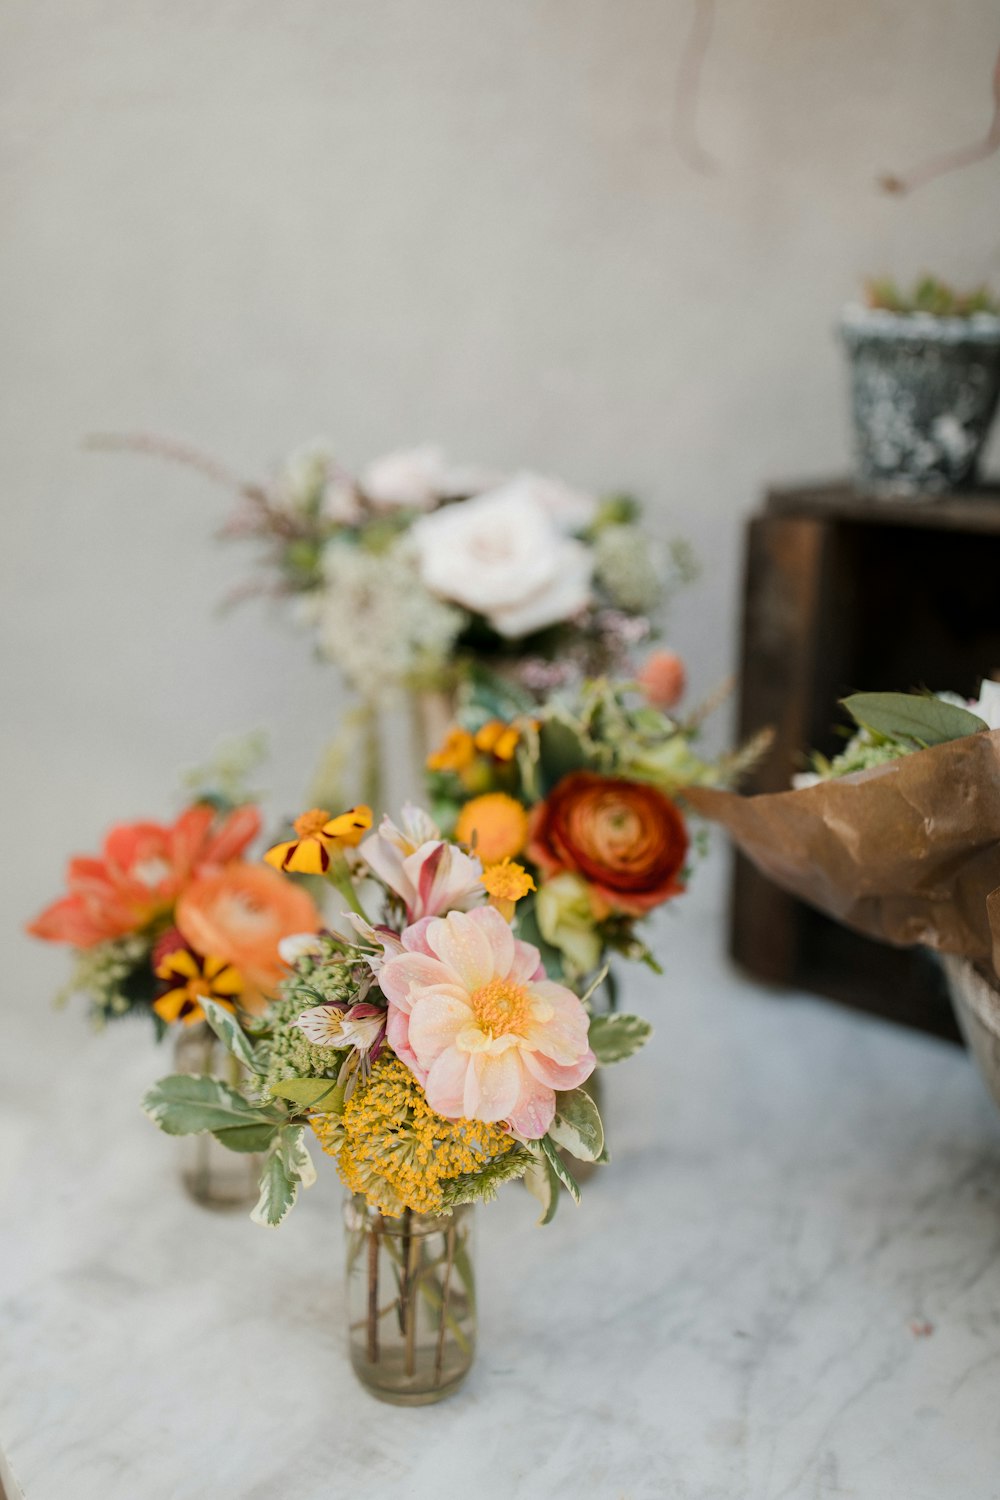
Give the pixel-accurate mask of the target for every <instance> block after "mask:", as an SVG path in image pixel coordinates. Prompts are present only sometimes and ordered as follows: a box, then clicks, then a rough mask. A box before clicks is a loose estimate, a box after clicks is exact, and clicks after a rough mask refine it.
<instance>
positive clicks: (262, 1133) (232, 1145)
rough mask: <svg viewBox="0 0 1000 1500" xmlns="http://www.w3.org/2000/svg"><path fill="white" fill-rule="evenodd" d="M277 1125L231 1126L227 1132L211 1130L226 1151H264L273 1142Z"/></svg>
mask: <svg viewBox="0 0 1000 1500" xmlns="http://www.w3.org/2000/svg"><path fill="white" fill-rule="evenodd" d="M277 1129H278V1126H277V1125H270V1124H268V1125H233V1126H231V1127H230V1128H229V1129H227V1130H213V1131H212V1134H213V1135H214V1136H215V1139H216V1140H217V1141H218V1143H219V1145H220V1146H225V1147H226V1150H227V1151H247V1152H254V1151H266V1150H267V1149H268V1147H269V1146H270V1144H271V1142H272V1141H273V1140H274V1136H275V1132H276V1131H277Z"/></svg>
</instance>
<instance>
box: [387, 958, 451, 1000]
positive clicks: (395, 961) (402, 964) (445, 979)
mask: <svg viewBox="0 0 1000 1500" xmlns="http://www.w3.org/2000/svg"><path fill="white" fill-rule="evenodd" d="M378 982H379V988H380V989H381V991H382V993H383V995H384V996H385V997H386V999H387V1000H389V1001H391V1002H392V1003H393V1004H394V1005H401V1006H402V1007H403V1008H404V1009H406V1010H409V1009H410V1004H411V992H412V990H414V989H415V988H416V987H417V986H423V987H425V988H428V987H430V988H433V987H434V986H436V985H442V984H445V985H447V984H454V982H455V976H454V974H452V973H451V972H450V971H449V970H448V969H446V968H445V966H444V964H443V963H441V962H440V961H439V960H438V959H436V958H428V957H426V956H425V955H424V954H423V953H399V954H397V955H396V957H395V958H390V959H389V960H388V961H387V962H386V963H384V964H383V965H382V972H381V974H380V975H379V981H378Z"/></svg>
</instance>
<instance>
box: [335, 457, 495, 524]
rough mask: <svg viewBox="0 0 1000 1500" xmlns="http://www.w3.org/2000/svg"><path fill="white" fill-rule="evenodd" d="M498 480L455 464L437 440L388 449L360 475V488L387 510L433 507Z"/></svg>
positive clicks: (492, 476) (471, 493) (488, 485)
mask: <svg viewBox="0 0 1000 1500" xmlns="http://www.w3.org/2000/svg"><path fill="white" fill-rule="evenodd" d="M497 482H498V480H497V478H496V476H495V475H494V474H490V473H488V472H487V471H486V470H484V469H475V468H470V467H466V468H464V469H462V468H456V467H454V466H453V465H451V464H449V463H448V462H447V460H446V458H445V455H444V450H443V449H442V448H439V447H437V445H436V444H434V443H424V444H423V445H422V446H421V447H419V448H406V449H403V450H401V451H400V452H398V453H387V454H386V455H385V457H384V458H377V459H375V461H374V462H373V463H370V464H369V465H368V467H367V468H366V469H365V470H364V472H363V473H362V475H361V488H362V490H363V491H364V493H365V494H366V495H367V497H368V499H369V500H370V501H371V502H372V504H373V505H376V506H378V507H380V508H382V509H385V510H404V509H405V510H433V509H434V507H435V506H436V505H438V504H439V502H440V501H442V500H450V499H453V498H457V497H459V496H462V495H476V494H479V493H480V491H482V490H485V489H489V487H490V486H491V485H493V484H496V483H497Z"/></svg>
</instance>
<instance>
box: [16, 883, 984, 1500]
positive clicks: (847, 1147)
mask: <svg viewBox="0 0 1000 1500" xmlns="http://www.w3.org/2000/svg"><path fill="white" fill-rule="evenodd" d="M711 873H712V872H711V871H710V872H709V875H711ZM720 892H721V882H720V881H718V880H717V879H711V878H710V879H708V880H707V881H706V882H705V883H703V885H702V887H701V889H700V890H699V891H696V892H695V893H694V894H693V895H692V896H691V897H690V898H688V900H687V902H686V904H678V906H677V909H676V910H675V911H673V912H668V913H666V914H664V920H663V921H662V923H661V924H660V927H659V932H658V945H659V949H660V951H661V952H662V953H663V954H664V956H665V965H666V974H665V976H664V978H663V979H662V980H655V979H654V978H653V977H652V976H649V975H645V974H630V976H629V980H628V984H627V987H626V988H627V999H628V1002H629V1004H630V1006H632V1007H634V1008H636V1009H642V1010H644V1011H645V1012H646V1013H648V1014H652V1015H654V1017H655V1020H656V1022H657V1034H656V1037H655V1040H654V1042H653V1044H652V1045H651V1046H650V1047H649V1048H648V1049H647V1051H646V1053H645V1054H644V1055H643V1056H642V1057H641V1058H639V1059H637V1060H635V1061H634V1062H633V1063H632V1064H630V1065H628V1066H627V1067H626V1068H625V1069H622V1070H619V1071H618V1072H617V1073H615V1074H609V1075H608V1079H607V1083H608V1090H607V1092H608V1103H607V1109H606V1114H607V1125H608V1131H609V1136H610V1142H611V1147H612V1151H613V1153H614V1158H615V1159H614V1162H613V1165H612V1166H611V1167H610V1168H609V1169H607V1170H606V1171H605V1172H604V1173H603V1174H602V1175H600V1176H599V1177H598V1178H597V1180H595V1181H592V1182H591V1183H590V1185H589V1187H588V1188H587V1190H586V1191H585V1196H584V1202H583V1206H582V1207H581V1208H580V1209H578V1210H577V1209H574V1208H573V1207H572V1205H570V1204H568V1203H567V1204H566V1206H565V1207H564V1208H563V1209H562V1210H561V1211H560V1213H559V1216H558V1217H557V1219H556V1221H555V1223H554V1224H553V1225H552V1226H551V1227H549V1228H547V1229H544V1230H542V1229H538V1228H536V1227H535V1224H534V1203H533V1200H531V1199H529V1198H528V1196H527V1195H526V1194H524V1193H523V1192H522V1191H521V1190H520V1189H509V1190H507V1193H506V1195H505V1196H504V1197H502V1198H501V1200H500V1201H499V1202H497V1203H495V1204H493V1205H491V1206H490V1207H488V1208H485V1209H480V1210H478V1211H477V1212H478V1219H479V1222H478V1231H479V1246H478V1272H479V1286H480V1307H481V1313H480V1332H481V1342H480V1352H479V1355H478V1358H477V1362H476V1365H475V1368H474V1370H473V1373H472V1375H471V1376H470V1378H469V1380H468V1382H467V1383H466V1385H465V1387H464V1388H463V1389H462V1391H461V1392H460V1393H459V1394H458V1395H457V1396H455V1397H454V1398H453V1399H452V1400H451V1401H449V1402H446V1403H443V1404H442V1405H441V1406H438V1407H431V1408H426V1409H423V1410H416V1411H412V1410H411V1411H407V1410H399V1409H397V1408H394V1407H388V1406H382V1405H380V1404H378V1403H376V1402H374V1401H373V1400H372V1399H371V1398H370V1397H368V1396H367V1395H366V1394H365V1393H364V1392H363V1391H362V1390H361V1389H360V1388H359V1387H358V1386H357V1385H356V1384H355V1382H354V1378H353V1376H352V1374H351V1371H350V1369H349V1367H348V1364H347V1360H346V1354H345V1343H344V1331H343V1307H342V1299H341V1285H340V1281H341V1272H342V1240H341V1230H340V1222H339V1202H340V1194H339V1189H338V1186H337V1183H336V1181H335V1173H334V1172H333V1170H332V1164H325V1165H327V1166H328V1167H329V1170H327V1171H325V1172H321V1175H320V1181H319V1182H318V1183H317V1185H316V1186H315V1187H314V1188H313V1189H312V1190H311V1192H310V1193H308V1194H307V1195H306V1197H305V1198H304V1200H303V1202H302V1203H301V1205H300V1207H299V1208H298V1209H297V1210H296V1211H295V1214H294V1215H293V1217H292V1219H291V1220H290V1221H289V1222H288V1224H287V1225H286V1226H285V1227H284V1228H283V1229H282V1230H280V1231H278V1232H273V1231H267V1230H263V1229H259V1228H256V1227H255V1226H253V1225H251V1224H250V1223H249V1222H248V1221H247V1220H246V1219H244V1218H243V1217H242V1216H241V1215H239V1214H237V1215H236V1216H235V1217H232V1216H225V1215H217V1214H212V1213H207V1212H205V1211H203V1210H200V1209H198V1208H197V1207H195V1206H194V1205H193V1204H192V1203H190V1202H188V1201H187V1200H186V1199H185V1198H184V1197H183V1196H182V1194H181V1192H180V1189H179V1187H178V1185H177V1182H176V1179H175V1175H174V1169H175V1156H174V1152H175V1147H174V1143H172V1142H170V1141H168V1140H166V1139H165V1138H164V1137H162V1136H160V1135H158V1134H157V1133H156V1132H155V1131H154V1130H153V1128H152V1127H151V1126H149V1125H148V1124H147V1123H146V1122H145V1121H144V1120H143V1118H142V1117H141V1116H140V1115H139V1113H138V1110H137V1100H138V1098H139V1096H140V1093H141V1092H142V1089H143V1088H144V1086H145V1085H146V1083H147V1082H148V1081H150V1080H151V1079H153V1078H154V1077H156V1076H159V1074H160V1073H161V1072H164V1071H167V1069H166V1068H165V1067H164V1063H165V1061H166V1058H165V1055H164V1054H163V1053H159V1054H158V1053H157V1052H156V1049H155V1048H154V1047H153V1045H152V1044H151V1042H149V1041H148V1039H147V1038H146V1035H145V1032H144V1030H142V1029H139V1028H137V1027H132V1026H131V1025H128V1024H126V1025H123V1026H121V1027H119V1028H118V1029H117V1030H115V1031H113V1032H112V1033H109V1034H107V1035H104V1036H92V1035H91V1034H90V1033H89V1031H88V1030H87V1027H86V1025H85V1023H84V1021H83V1019H82V1017H80V1016H79V1015H78V1014H75V1013H70V1014H64V1015H61V1016H59V1017H57V1018H55V1021H54V1024H50V1023H49V1022H48V1021H47V1022H46V1025H45V1026H44V1027H42V1028H40V1027H39V1026H38V1025H37V1024H36V1022H35V1020H34V1019H33V1018H34V1017H36V1016H37V1015H38V1008H39V1007H42V1008H44V1007H45V998H44V996H42V995H35V996H31V997H25V996H20V997H19V998H18V999H17V1000H16V1001H8V1002H6V1003H5V1010H4V1014H3V1017H2V1023H3V1032H2V1034H3V1041H2V1045H0V1083H2V1088H0V1206H2V1215H0V1449H2V1452H3V1456H4V1460H3V1463H0V1474H4V1467H6V1473H5V1474H4V1479H5V1483H6V1486H7V1488H8V1491H9V1492H10V1493H11V1495H13V1496H16V1495H19V1494H23V1495H24V1496H25V1497H26V1500H68V1497H70V1496H72V1497H73V1500H290V1497H293V1496H294V1497H295V1500H330V1497H340V1496H361V1497H364V1500H381V1497H386V1500H389V1497H392V1500H400V1497H404V1500H453V1497H458V1496H463V1497H466V1496H469V1497H475V1500H494V1497H496V1500H511V1497H524V1500H536V1497H537V1500H558V1497H566V1500H578V1497H590V1496H595V1497H601V1500H604V1497H607V1500H664V1497H677V1500H723V1497H726V1500H729V1497H735V1500H782V1497H787V1500H799V1497H802V1500H812V1497H815V1500H828V1497H831V1500H832V1497H843V1496H854V1497H863V1500H942V1497H956V1500H958V1497H960V1500H990V1497H998V1496H1000V1418H998V1410H1000V1407H998V1396H1000V1116H997V1114H996V1113H995V1111H994V1109H993V1107H992V1105H991V1104H990V1102H989V1100H988V1098H987V1096H986V1093H985V1091H984V1090H983V1088H982V1087H981V1085H980V1083H979V1080H978V1078H977V1077H976V1075H975V1073H974V1071H973V1069H972V1067H971V1065H970V1063H969V1062H968V1060H967V1059H966V1057H965V1056H964V1055H963V1054H962V1053H961V1052H960V1051H959V1050H958V1049H956V1048H952V1047H949V1046H947V1045H945V1044H943V1043H939V1042H936V1041H933V1040H930V1039H926V1038H923V1037H920V1036H916V1035H911V1034H908V1033H905V1032H901V1031H898V1030H895V1029H892V1028H890V1027H888V1026H886V1025H883V1024H881V1023H878V1022H875V1021H871V1020H868V1019H865V1018H862V1017H859V1016H856V1015H852V1014H849V1013H847V1012H845V1011H842V1010H839V1009H836V1008H834V1007H832V1006H829V1005H826V1004H824V1003H822V1002H819V1001H815V1000H812V999H809V998H807V997H805V996H790V997H789V996H784V995H781V996H779V995H776V994H772V993H769V992H768V991H765V990H760V989H755V988H754V987H753V986H751V985H749V984H747V983H745V982H743V981H742V980H740V979H739V978H737V977H736V976H735V975H734V974H733V973H732V971H731V970H730V969H729V968H728V966H727V964H726V962H725V960H724V958H723V957H722V954H721V946H722V924H721V919H720V910H719V909H720V906H721V896H720ZM29 1001H30V1003H29ZM322 1165H324V1163H322V1162H321V1166H322Z"/></svg>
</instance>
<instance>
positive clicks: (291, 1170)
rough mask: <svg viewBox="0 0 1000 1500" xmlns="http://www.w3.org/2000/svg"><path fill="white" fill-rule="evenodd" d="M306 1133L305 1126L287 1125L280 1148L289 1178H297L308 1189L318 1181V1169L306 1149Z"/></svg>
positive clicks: (281, 1137) (280, 1140)
mask: <svg viewBox="0 0 1000 1500" xmlns="http://www.w3.org/2000/svg"><path fill="white" fill-rule="evenodd" d="M305 1133H306V1128H305V1126H304V1125H286V1127H285V1128H284V1130H283V1131H282V1132H281V1136H280V1138H279V1141H278V1147H279V1150H280V1151H281V1157H282V1161H283V1162H284V1164H285V1171H286V1172H287V1173H288V1175H289V1177H297V1178H298V1180H299V1182H300V1183H301V1184H302V1186H303V1187H305V1188H308V1187H312V1185H313V1183H314V1182H315V1181H316V1168H315V1166H314V1165H313V1159H312V1157H311V1156H310V1155H309V1152H308V1150H307V1149H306V1144H305V1140H304V1136H305Z"/></svg>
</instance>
